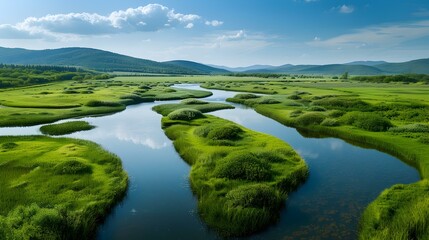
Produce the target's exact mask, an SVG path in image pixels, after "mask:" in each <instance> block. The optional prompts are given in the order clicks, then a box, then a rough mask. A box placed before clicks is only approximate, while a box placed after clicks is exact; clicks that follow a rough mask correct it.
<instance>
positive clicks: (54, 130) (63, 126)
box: [40, 121, 95, 136]
mask: <svg viewBox="0 0 429 240" xmlns="http://www.w3.org/2000/svg"><path fill="white" fill-rule="evenodd" d="M93 128H95V126H93V125H91V124H89V123H88V122H85V121H73V122H65V123H59V124H50V125H45V126H42V127H40V131H41V132H42V133H43V134H46V135H53V136H57V135H66V134H71V133H74V132H78V131H88V130H91V129H93Z"/></svg>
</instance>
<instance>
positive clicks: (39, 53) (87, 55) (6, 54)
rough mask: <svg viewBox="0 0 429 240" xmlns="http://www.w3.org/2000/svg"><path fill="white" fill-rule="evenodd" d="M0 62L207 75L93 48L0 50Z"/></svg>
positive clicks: (101, 69) (98, 69) (0, 48)
mask: <svg viewBox="0 0 429 240" xmlns="http://www.w3.org/2000/svg"><path fill="white" fill-rule="evenodd" d="M0 63H5V64H33V65H59V66H62V65H64V66H77V67H83V68H87V69H93V70H97V71H104V72H113V71H122V72H144V73H159V74H206V73H205V72H201V71H199V70H196V69H192V68H186V67H182V66H179V65H174V64H168V63H160V62H155V61H151V60H146V59H139V58H134V57H129V56H125V55H121V54H117V53H112V52H108V51H103V50H98V49H92V48H60V49H52V50H51V49H49V50H26V49H20V48H2V47H0Z"/></svg>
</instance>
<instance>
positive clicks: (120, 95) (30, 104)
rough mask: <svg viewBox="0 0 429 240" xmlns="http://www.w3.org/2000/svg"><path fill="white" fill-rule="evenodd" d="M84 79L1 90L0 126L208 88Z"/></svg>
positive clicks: (180, 96)
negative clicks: (179, 87)
mask: <svg viewBox="0 0 429 240" xmlns="http://www.w3.org/2000/svg"><path fill="white" fill-rule="evenodd" d="M145 80H147V79H140V80H133V81H129V82H127V81H119V80H117V79H114V80H85V81H83V80H82V81H63V82H56V83H51V84H45V85H38V86H31V87H23V88H13V89H3V90H0V105H2V106H5V107H4V108H1V111H0V127H6V126H7V127H10V126H31V125H36V124H43V123H51V122H54V121H58V120H61V119H67V118H73V117H80V116H90V115H99V114H110V113H115V112H119V111H122V110H124V109H125V107H126V106H127V105H131V104H138V103H142V102H153V101H155V100H173V99H186V98H201V97H207V96H210V95H211V92H208V91H196V90H186V89H175V88H172V87H170V85H171V84H167V83H156V82H155V83H154V82H147V81H145Z"/></svg>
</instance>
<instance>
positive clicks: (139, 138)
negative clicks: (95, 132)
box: [116, 129, 168, 149]
mask: <svg viewBox="0 0 429 240" xmlns="http://www.w3.org/2000/svg"><path fill="white" fill-rule="evenodd" d="M116 137H117V138H118V139H119V140H121V141H126V142H132V143H134V144H136V145H137V144H139V145H143V146H146V147H149V148H151V149H161V148H165V147H167V146H168V142H166V141H164V142H161V143H159V142H156V141H155V140H154V139H153V138H151V137H149V136H147V135H146V134H142V135H137V134H135V135H131V134H129V133H127V132H126V131H121V129H117V130H116Z"/></svg>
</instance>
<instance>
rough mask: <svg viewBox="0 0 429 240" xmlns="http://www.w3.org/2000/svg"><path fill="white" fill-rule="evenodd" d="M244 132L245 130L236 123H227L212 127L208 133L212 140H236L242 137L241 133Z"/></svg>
mask: <svg viewBox="0 0 429 240" xmlns="http://www.w3.org/2000/svg"><path fill="white" fill-rule="evenodd" d="M242 132H243V130H242V129H241V128H239V127H237V126H236V125H234V124H227V125H224V126H219V127H215V128H213V129H211V130H210V131H209V132H208V134H207V138H209V139H211V140H235V139H238V138H240V133H242Z"/></svg>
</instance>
